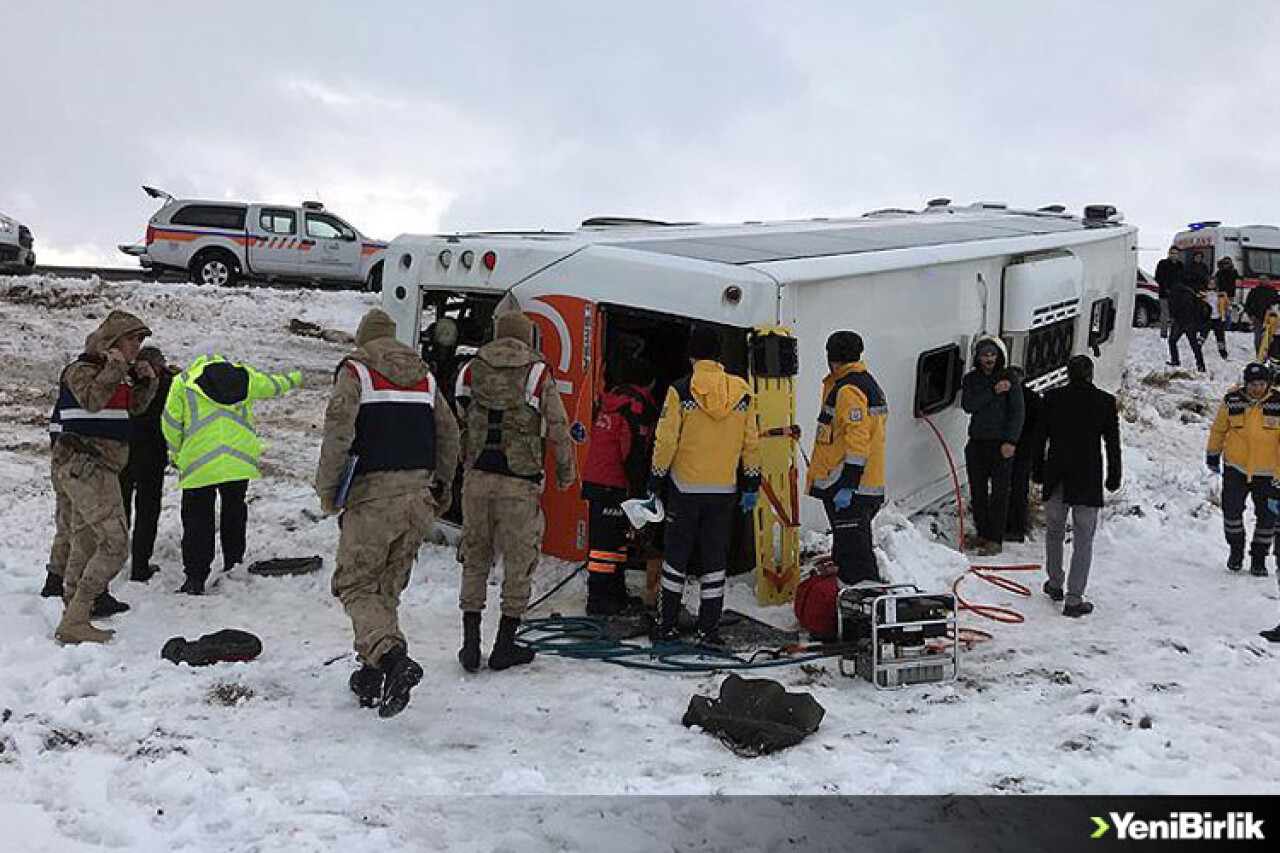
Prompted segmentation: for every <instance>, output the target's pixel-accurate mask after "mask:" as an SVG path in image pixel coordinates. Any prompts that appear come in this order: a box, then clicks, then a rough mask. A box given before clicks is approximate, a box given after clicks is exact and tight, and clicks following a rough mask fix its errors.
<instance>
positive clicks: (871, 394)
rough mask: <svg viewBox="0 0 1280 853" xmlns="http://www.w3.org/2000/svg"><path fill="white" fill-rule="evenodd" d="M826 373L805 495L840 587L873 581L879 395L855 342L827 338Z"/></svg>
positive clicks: (880, 464)
mask: <svg viewBox="0 0 1280 853" xmlns="http://www.w3.org/2000/svg"><path fill="white" fill-rule="evenodd" d="M827 363H828V365H830V367H831V372H830V373H829V374H827V377H826V379H824V380H822V410H821V412H820V413H819V415H818V432H817V435H816V436H815V437H814V440H813V461H812V462H811V463H810V464H809V483H808V491H809V494H810V495H811V496H813V497H815V498H818V499H819V500H821V501H822V506H823V508H824V509H825V510H826V511H827V519H828V520H829V521H830V522H831V538H832V543H831V556H832V558H833V559H834V560H835V564H836V569H837V571H838V573H839V578H840V582H841V583H842V584H844V585H850V584H855V583H858V582H859V581H879V580H880V570H879V568H878V567H877V566H876V554H875V550H874V549H873V547H872V543H871V520H872V519H873V518H875V516H876V513H877V512H879V511H880V507H881V506H883V505H884V425H885V420H886V419H887V418H888V416H889V407H888V406H887V405H886V403H885V397H884V392H883V391H881V390H880V386H879V384H878V383H877V382H876V380H875V379H874V378H872V376H871V374H870V373H868V372H867V368H866V366H865V365H863V363H862V337H861V336H859V335H858V333H857V332H847V331H846V332H835V333H833V334H832V335H831V337H829V338H827Z"/></svg>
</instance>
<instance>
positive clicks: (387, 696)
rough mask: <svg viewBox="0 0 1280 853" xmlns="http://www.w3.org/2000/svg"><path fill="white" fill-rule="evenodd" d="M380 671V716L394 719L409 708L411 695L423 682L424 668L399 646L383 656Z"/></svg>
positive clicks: (379, 665) (379, 664)
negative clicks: (419, 683)
mask: <svg viewBox="0 0 1280 853" xmlns="http://www.w3.org/2000/svg"><path fill="white" fill-rule="evenodd" d="M378 669H380V670H382V695H381V697H380V698H379V702H378V716H379V717H382V718H384V719H385V718H387V717H394V716H395V715H396V714H399V713H400V712H401V711H403V710H404V709H405V708H407V707H408V706H409V693H410V692H412V691H413V688H415V687H417V686H418V682H420V681H422V667H420V666H418V663H417V661H415V660H414V659H413V658H411V657H409V655H408V654H406V653H405V650H404V649H402V648H400V647H398V646H397V647H396V648H394V649H392V650H391V651H389V652H387V653H386V654H384V655H383V656H382V660H381V661H379V662H378Z"/></svg>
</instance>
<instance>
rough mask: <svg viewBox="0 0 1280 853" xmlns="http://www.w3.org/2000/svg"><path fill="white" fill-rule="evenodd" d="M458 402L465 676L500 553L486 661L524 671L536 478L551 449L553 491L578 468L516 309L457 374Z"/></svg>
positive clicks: (545, 371)
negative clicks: (498, 599)
mask: <svg viewBox="0 0 1280 853" xmlns="http://www.w3.org/2000/svg"><path fill="white" fill-rule="evenodd" d="M455 398H456V400H457V402H458V408H459V411H460V412H461V413H462V420H463V423H464V424H465V428H464V431H463V432H464V437H463V447H464V453H463V456H464V465H465V467H466V474H465V475H464V477H463V483H462V594H461V596H460V599H459V602H458V604H459V607H460V608H461V609H462V648H461V649H460V650H459V651H458V661H459V662H460V663H461V664H462V667H463V669H465V670H466V671H467V672H475V671H476V670H478V669H479V668H480V620H481V612H482V611H483V610H484V606H485V598H486V596H487V592H488V584H489V573H490V572H491V571H492V570H493V565H494V561H495V559H496V558H497V556H498V555H499V554H501V555H502V563H503V569H502V572H503V574H502V618H501V619H500V620H499V622H498V638H497V640H496V641H495V642H494V646H493V650H492V651H491V652H490V654H489V668H490V669H495V670H502V669H507V668H508V667H512V666H517V665H520V664H526V663H529V662H530V661H532V660H533V650H532V649H530V648H528V647H527V646H517V645H516V643H515V635H516V630H517V629H518V628H519V627H520V618H521V617H522V616H523V615H524V611H525V607H527V606H528V604H529V592H530V589H531V586H532V580H533V570H534V568H535V567H536V566H537V565H538V561H539V560H540V559H541V555H542V531H543V526H544V524H543V518H542V509H541V495H542V472H543V467H544V465H545V464H546V461H545V457H546V451H547V447H548V446H550V450H551V454H552V457H553V460H554V462H553V466H552V467H553V471H554V475H555V480H556V486H557V487H558V488H559V489H560V490H562V491H567V490H568V489H570V488H571V487H572V486H573V484H574V482H575V481H576V480H577V476H578V474H577V461H576V458H575V456H574V448H573V439H572V438H571V437H570V435H569V416H568V415H567V414H566V413H565V410H564V401H563V400H561V398H560V391H559V389H558V388H557V387H556V381H555V377H554V376H553V375H552V373H551V368H550V367H548V366H547V363H546V360H545V359H544V358H543V357H542V353H540V352H538V350H536V349H534V346H533V323H531V322H530V321H529V319H528V318H527V317H525V316H524V315H523V314H521V313H520V312H519V311H509V312H507V313H505V314H501V315H499V316H498V318H497V322H496V323H495V324H494V340H493V341H491V342H490V343H487V344H485V345H484V346H482V347H481V348H480V351H479V352H477V353H476V356H475V358H474V359H472V360H471V362H470V363H468V364H467V365H466V366H465V367H464V368H463V369H462V370H461V371H460V372H459V374H458V382H457V390H456V394H455Z"/></svg>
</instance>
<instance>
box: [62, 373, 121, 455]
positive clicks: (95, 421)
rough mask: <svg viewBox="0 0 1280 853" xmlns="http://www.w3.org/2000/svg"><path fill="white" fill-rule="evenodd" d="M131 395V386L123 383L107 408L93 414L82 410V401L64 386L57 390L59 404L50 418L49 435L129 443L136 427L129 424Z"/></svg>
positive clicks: (112, 393)
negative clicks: (67, 435) (72, 434)
mask: <svg viewBox="0 0 1280 853" xmlns="http://www.w3.org/2000/svg"><path fill="white" fill-rule="evenodd" d="M131 391H132V389H131V388H130V386H129V385H127V384H125V383H123V382H121V383H120V384H119V385H117V386H116V387H115V390H114V391H112V392H111V397H110V399H108V400H107V403H106V405H105V406H103V407H102V408H101V409H99V410H98V411H96V412H91V411H89V410H88V409H85V408H82V407H81V405H80V401H79V400H77V399H76V396H75V394H73V393H72V392H71V389H70V388H69V387H68V386H67V384H66V383H65V382H64V383H62V384H60V385H59V387H58V401H57V403H56V404H55V405H54V407H53V414H52V415H50V417H49V432H51V433H55V434H56V433H60V432H69V433H74V434H76V435H84V436H90V437H93V438H109V439H113V440H115V441H129V440H131V439H132V438H133V424H132V422H131V421H130V420H129V395H130V393H131Z"/></svg>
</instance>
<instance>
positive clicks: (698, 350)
mask: <svg viewBox="0 0 1280 853" xmlns="http://www.w3.org/2000/svg"><path fill="white" fill-rule="evenodd" d="M718 355H720V335H719V334H718V333H717V332H716V330H715V329H713V328H711V327H710V326H695V327H694V329H693V331H692V332H690V333H689V358H694V359H698V360H699V361H701V360H704V359H712V358H715V357H716V356H718Z"/></svg>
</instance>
